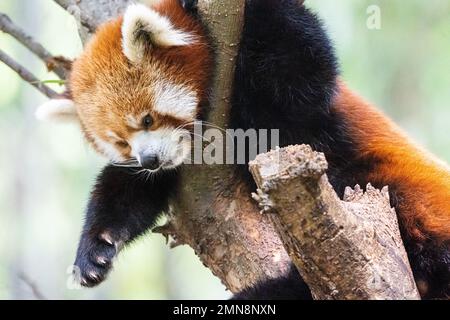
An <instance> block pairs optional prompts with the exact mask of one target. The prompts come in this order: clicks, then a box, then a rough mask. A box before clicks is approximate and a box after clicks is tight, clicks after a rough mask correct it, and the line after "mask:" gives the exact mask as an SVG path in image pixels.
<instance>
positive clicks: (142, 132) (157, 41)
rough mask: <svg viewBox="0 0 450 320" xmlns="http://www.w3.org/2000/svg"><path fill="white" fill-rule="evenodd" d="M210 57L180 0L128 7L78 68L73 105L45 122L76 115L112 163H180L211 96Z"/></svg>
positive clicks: (42, 112) (51, 111)
mask: <svg viewBox="0 0 450 320" xmlns="http://www.w3.org/2000/svg"><path fill="white" fill-rule="evenodd" d="M211 69H212V54H211V50H210V46H209V44H208V41H207V38H206V35H205V33H204V30H203V28H202V25H201V23H200V22H199V21H198V20H197V19H195V18H194V17H192V16H191V15H190V14H189V13H187V12H185V10H184V9H183V8H182V6H181V5H180V4H179V1H177V0H160V1H159V2H158V4H157V5H155V6H154V7H152V8H149V7H146V6H144V5H140V4H133V5H131V6H129V7H128V8H127V10H126V12H125V14H124V16H123V17H120V18H118V19H116V20H113V21H111V22H108V23H106V24H104V25H102V26H101V27H100V28H99V29H98V31H97V32H96V34H95V35H94V36H93V38H92V39H91V40H90V42H89V44H88V45H87V46H86V48H85V51H84V52H83V54H82V55H81V57H79V58H78V59H77V60H76V62H75V63H74V65H73V68H72V73H71V77H70V81H69V83H70V89H71V90H70V91H71V97H72V99H71V100H53V101H51V102H49V103H46V104H45V105H43V106H42V107H41V108H40V109H39V110H38V113H37V114H38V116H40V117H41V118H49V117H50V118H55V117H56V118H61V117H64V118H76V119H77V120H78V121H79V122H80V124H81V128H82V130H83V132H84V135H85V137H86V139H87V141H89V142H90V143H91V144H92V146H93V147H94V148H95V149H96V150H97V151H98V152H100V153H101V154H103V155H105V156H106V157H108V158H109V159H110V160H111V161H113V162H125V161H129V160H131V161H132V160H133V159H135V160H137V161H138V163H139V164H140V165H141V166H142V167H144V168H147V169H151V170H156V169H158V168H160V167H162V168H171V167H176V166H178V165H180V164H181V163H182V162H183V160H184V158H185V157H186V155H187V154H188V153H189V151H190V143H188V142H186V139H183V138H184V137H185V136H186V135H189V131H188V130H187V129H186V128H187V127H188V126H189V124H192V122H193V121H194V120H195V119H196V118H197V115H198V113H199V111H200V110H199V106H200V104H202V102H204V101H205V100H206V99H207V97H206V95H207V88H208V84H209V78H210V73H211Z"/></svg>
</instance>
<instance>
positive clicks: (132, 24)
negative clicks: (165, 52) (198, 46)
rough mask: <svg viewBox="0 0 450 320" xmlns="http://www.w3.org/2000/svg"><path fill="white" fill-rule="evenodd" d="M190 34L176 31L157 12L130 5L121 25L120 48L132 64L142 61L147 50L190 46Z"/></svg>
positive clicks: (138, 5)
mask: <svg viewBox="0 0 450 320" xmlns="http://www.w3.org/2000/svg"><path fill="white" fill-rule="evenodd" d="M193 42H194V37H193V35H192V34H190V33H188V32H186V31H183V30H179V29H176V27H175V26H174V25H173V24H172V23H171V22H170V20H169V19H168V18H167V17H165V16H162V15H161V14H160V13H158V12H157V11H155V10H153V9H151V8H149V7H147V6H145V5H142V4H132V5H130V6H129V7H128V8H127V10H126V11H125V14H124V17H123V24H122V46H123V52H124V54H125V56H126V57H127V58H128V59H129V60H130V61H132V62H134V63H139V62H141V61H142V58H143V57H144V54H145V52H146V50H147V49H148V48H151V47H152V46H155V47H174V46H185V45H189V44H192V43H193Z"/></svg>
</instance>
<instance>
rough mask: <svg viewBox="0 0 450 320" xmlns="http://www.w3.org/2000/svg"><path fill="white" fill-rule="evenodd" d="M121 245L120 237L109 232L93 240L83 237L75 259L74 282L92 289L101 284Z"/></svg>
mask: <svg viewBox="0 0 450 320" xmlns="http://www.w3.org/2000/svg"><path fill="white" fill-rule="evenodd" d="M123 243H124V242H123V240H121V239H120V237H115V236H113V235H112V234H111V233H109V232H103V233H101V234H99V235H98V236H97V237H96V238H93V239H88V238H87V237H86V238H84V237H83V238H82V240H81V242H80V246H79V248H78V252H77V257H76V259H75V268H74V271H73V276H74V278H75V281H76V282H77V283H79V284H81V285H82V286H83V287H94V286H96V285H98V284H100V283H101V282H103V280H105V279H106V276H107V275H108V273H109V271H110V270H111V268H112V265H113V260H114V258H115V256H116V255H117V253H118V252H119V251H120V248H121V247H122V245H123Z"/></svg>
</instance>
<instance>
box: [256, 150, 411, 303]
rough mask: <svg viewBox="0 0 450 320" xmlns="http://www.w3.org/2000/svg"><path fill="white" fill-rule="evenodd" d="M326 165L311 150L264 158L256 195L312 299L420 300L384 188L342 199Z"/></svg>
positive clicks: (259, 161)
mask: <svg viewBox="0 0 450 320" xmlns="http://www.w3.org/2000/svg"><path fill="white" fill-rule="evenodd" d="M326 169H327V163H326V161H325V157H324V155H323V154H321V153H317V152H314V151H312V149H311V148H310V147H309V146H306V145H301V146H300V145H299V146H290V147H287V148H283V149H278V150H275V151H271V152H269V153H267V154H261V155H259V156H258V157H257V158H256V159H255V160H254V161H252V162H251V163H250V171H251V172H252V174H253V176H254V178H255V181H256V183H257V185H258V188H259V189H260V190H259V192H258V194H257V195H254V197H255V198H256V199H257V200H258V201H259V202H260V206H261V207H262V208H263V210H264V211H272V212H274V213H270V214H269V216H270V219H271V221H272V223H273V224H274V226H275V228H276V230H277V232H278V233H279V235H280V237H281V239H282V241H283V243H284V246H285V248H286V250H287V251H288V253H289V255H290V257H291V259H292V261H293V262H294V263H295V265H296V266H297V268H298V270H299V272H300V274H301V275H302V277H303V278H304V279H305V281H306V283H307V284H308V285H309V287H310V289H311V291H312V293H313V296H314V298H315V299H346V300H347V299H420V296H419V293H418V291H417V288H416V284H415V282H414V278H413V275H412V272H411V269H410V266H409V262H408V258H407V255H406V252H405V249H404V247H403V242H402V240H401V237H400V232H399V228H398V222H397V217H396V215H395V211H394V209H392V208H391V207H390V205H389V194H388V191H387V187H386V188H384V189H383V190H381V191H379V190H377V189H375V188H373V187H372V186H371V185H370V184H369V185H368V186H367V191H366V192H365V193H364V192H363V191H362V190H361V189H360V187H359V186H357V187H356V188H355V189H354V190H353V189H351V188H347V190H346V193H345V197H344V200H343V201H342V200H340V199H339V197H338V196H337V194H336V193H335V191H334V190H333V188H332V186H331V185H330V183H329V182H328V178H327V176H326V174H325V171H326Z"/></svg>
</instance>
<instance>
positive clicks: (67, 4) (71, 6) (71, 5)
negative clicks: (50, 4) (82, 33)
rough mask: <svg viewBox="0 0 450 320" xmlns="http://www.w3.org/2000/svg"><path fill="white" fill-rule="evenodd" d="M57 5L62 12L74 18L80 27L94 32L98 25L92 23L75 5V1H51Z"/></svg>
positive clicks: (94, 22)
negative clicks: (64, 11)
mask: <svg viewBox="0 0 450 320" xmlns="http://www.w3.org/2000/svg"><path fill="white" fill-rule="evenodd" d="M53 1H54V2H56V3H57V4H59V5H60V6H61V7H62V8H63V9H64V10H66V11H67V12H68V13H70V14H71V15H73V16H75V18H76V20H77V21H79V22H80V23H81V25H82V26H83V27H85V28H87V29H88V31H89V32H94V30H95V29H96V28H97V26H98V23H97V22H96V21H94V20H93V19H92V18H91V17H90V16H88V15H87V14H85V13H84V12H82V11H81V10H77V9H79V7H78V5H77V2H78V1H77V0H53Z"/></svg>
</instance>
